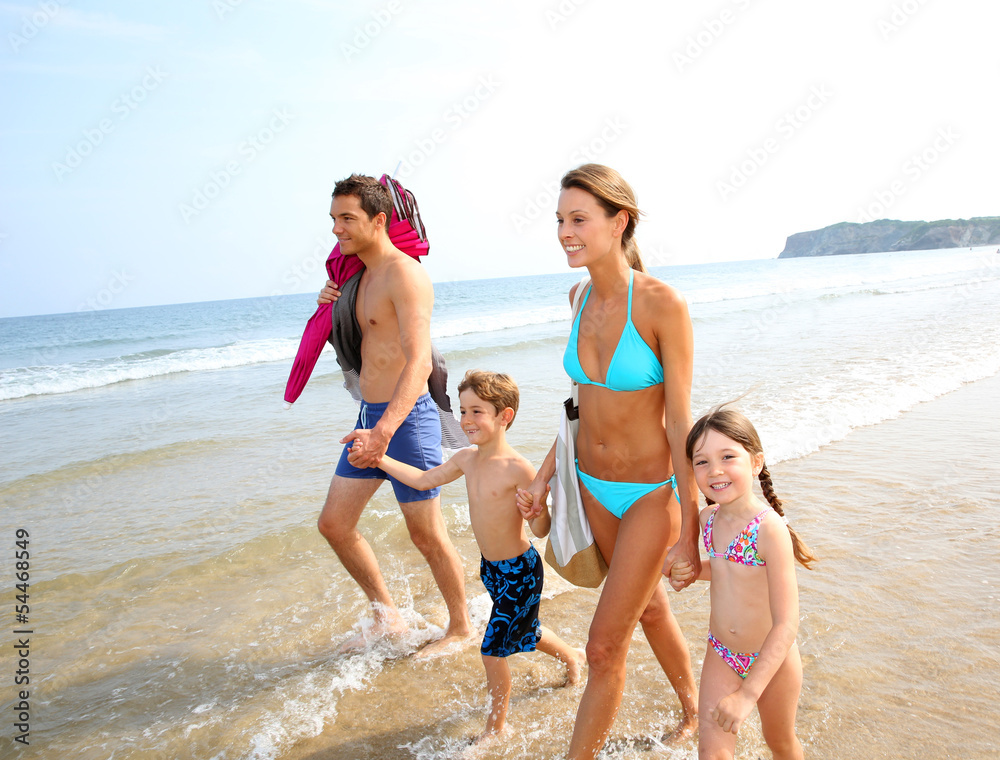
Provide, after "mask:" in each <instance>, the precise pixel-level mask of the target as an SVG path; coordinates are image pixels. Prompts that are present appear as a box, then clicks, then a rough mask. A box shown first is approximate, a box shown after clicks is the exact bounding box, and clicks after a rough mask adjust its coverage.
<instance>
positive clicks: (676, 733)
mask: <svg viewBox="0 0 1000 760" xmlns="http://www.w3.org/2000/svg"><path fill="white" fill-rule="evenodd" d="M697 733H698V716H697V715H685V716H684V717H683V718H682V719H681V722H680V723H678V724H677V725H676V726H675V727H674V730H673V731H670V732H669V733H666V734H664V735H663V738H662V739H661V740H660V741H662V742H663V743H664V744H666V745H672V744H680V743H681V742H686V741H688V740H689V739H693V738H694V737H695V735H696V734H697Z"/></svg>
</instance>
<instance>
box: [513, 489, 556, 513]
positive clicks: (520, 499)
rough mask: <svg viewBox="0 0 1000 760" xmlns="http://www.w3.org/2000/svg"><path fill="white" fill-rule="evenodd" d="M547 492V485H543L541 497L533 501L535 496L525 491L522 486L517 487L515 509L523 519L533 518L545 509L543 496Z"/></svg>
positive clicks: (544, 496)
mask: <svg viewBox="0 0 1000 760" xmlns="http://www.w3.org/2000/svg"><path fill="white" fill-rule="evenodd" d="M548 493H549V487H548V485H546V486H545V491H544V492H543V493H542V495H541V498H540V499H539V500H538V502H537V503H536V502H535V496H534V494H532V493H531V491H526V490H524V489H523V488H518V489H517V499H516V501H517V511H518V512H520V513H521V517H523V518H524V519H525V520H534V519H535V518H536V517H538V516H539V515H540V514H541V513H542V510H543V509H545V498H546V496H547V495H548Z"/></svg>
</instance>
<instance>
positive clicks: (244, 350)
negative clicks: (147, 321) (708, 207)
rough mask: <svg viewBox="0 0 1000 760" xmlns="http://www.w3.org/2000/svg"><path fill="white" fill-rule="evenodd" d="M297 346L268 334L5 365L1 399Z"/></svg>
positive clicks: (237, 363) (264, 355) (226, 364)
mask: <svg viewBox="0 0 1000 760" xmlns="http://www.w3.org/2000/svg"><path fill="white" fill-rule="evenodd" d="M297 349H298V339H290V338H269V339H265V340H259V341H249V342H246V343H235V344H231V345H227V346H212V347H209V348H189V349H182V350H178V351H169V352H164V351H162V350H156V351H150V352H143V353H140V354H133V355H131V356H122V357H118V358H115V359H110V360H104V359H101V360H97V359H95V360H90V361H86V362H81V363H78V364H64V365H46V366H38V367H16V368H14V369H11V370H5V371H4V372H3V374H2V376H0V400H4V401H6V400H11V399H18V398H25V397H27V396H45V395H53V394H59V393H72V392H73V391H80V390H86V389H91V388H102V387H104V386H108V385H115V384H117V383H124V382H127V381H129V380H146V379H149V378H153V377H161V376H164V375H172V374H176V373H179V372H201V371H207V370H217V369H227V368H230V367H243V366H247V365H251V364H262V363H266V362H276V361H289V360H291V359H293V358H294V357H295V352H296V350H297Z"/></svg>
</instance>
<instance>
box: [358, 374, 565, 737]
mask: <svg viewBox="0 0 1000 760" xmlns="http://www.w3.org/2000/svg"><path fill="white" fill-rule="evenodd" d="M458 394H459V396H458V397H459V401H460V409H461V422H462V430H463V431H464V432H465V435H466V436H467V437H468V439H469V443H471V444H475V446H474V447H470V448H465V449H460V450H459V451H457V452H455V454H453V455H452V457H451V458H450V459H449V460H448V461H447V462H445V463H444V464H442V465H439V466H437V467H435V468H433V469H431V470H427V471H424V470H419V469H417V468H416V467H412V466H410V465H408V464H403V463H401V462H397V461H396V460H394V459H392V458H391V457H387V456H383V457H382V459H381V461H380V462H379V463H378V465H377V466H378V467H379V468H381V469H382V470H384V471H385V472H386V474H388V475H390V476H392V477H394V478H396V479H397V480H399V481H401V482H403V483H405V484H406V485H408V486H411V487H413V488H419V489H422V490H426V489H430V488H436V487H438V486H441V485H444V484H445V483H450V482H452V481H453V480H457V479H458V478H459V477H461V476H462V475H465V485H466V488H467V489H468V494H469V517H470V521H471V523H472V532H473V533H474V534H475V537H476V543H477V544H479V551H480V553H481V554H482V561H481V562H480V577H481V578H482V580H483V585H484V586H486V590H487V591H488V592H489V594H490V598H491V599H493V611H492V613H491V614H490V622H489V625H487V627H486V635H485V636H484V637H483V644H482V647H481V648H480V651H481V653H482V656H483V665H484V666H485V667H486V687H487V689H488V691H489V697H490V712H489V716H488V717H487V719H486V728H485V729H484V730H483V732H482V733H481V734H480V735H479V736H478V737H477V738H476V739H475V742H474V743H476V744H479V743H481V742H484V741H485V740H487V739H489V738H491V737H494V736H496V735H498V734H500V733H501V732H502V731H503V728H504V724H505V722H506V719H507V707H508V703H509V699H510V689H511V678H510V668H509V667H508V665H507V659H506V658H507V657H508V656H509V655H511V654H514V653H516V652H532V651H534V650H535V649H536V648H537V649H540V650H541V651H543V652H545V654H549V655H552V656H553V657H555V658H556V659H558V660H561V661H562V662H563V663H565V665H566V683H567V684H574V683H576V682H577V681H579V679H580V669H581V667H582V665H583V664H584V654H583V652H582V650H578V649H577V650H574V649H572V648H570V647H569V645H567V644H566V642H564V641H563V640H562V639H560V638H559V637H558V636H556V635H555V634H554V633H553V632H552V631H550V630H549V629H548V628H546V627H545V626H542V625H540V624H539V622H538V606H539V602H540V601H541V598H542V597H541V593H542V559H541V557H539V555H538V552H537V551H536V550H535V548H534V547H533V546H532V545H531V543H530V542H529V541H528V538H527V536H526V535H525V532H524V519H525V518H524V517H523V516H522V514H521V512H519V511H518V506H517V504H516V501H515V497H516V494H517V489H518V488H519V487H524V486H526V485H527V484H528V483H530V482H531V481H532V479H533V478H534V477H535V469H534V468H533V467H532V466H531V464H530V463H529V462H528V460H527V459H525V458H524V457H523V456H521V455H520V454H518V453H517V452H516V451H514V449H513V448H511V446H510V444H508V443H507V437H506V431H507V430H508V429H509V428H510V426H511V423H513V421H514V416H515V415H516V414H517V406H518V390H517V385H516V384H515V383H514V381H513V379H511V378H510V376H508V375H504V374H500V373H496V372H484V371H481V370H470V371H469V372H467V373H466V374H465V378H464V379H463V380H462V382H461V383H459V385H458ZM358 443H359V442H357V441H356V442H355V446H357V445H358ZM353 452H354V447H352V455H353ZM357 453H358V454H360V453H361V449H360V448H359V449H358V452H357ZM525 511H527V509H526V510H525ZM528 524H529V525H530V526H531V532H532V533H534V534H535V535H536V536H539V537H542V536H545V535H547V534H548V532H549V528H550V526H551V519H550V517H549V511H548V509H547V508H546V506H545V505H544V504H543V505H542V510H541V513H540V514H538V515H537V516H535V517H534V518H532V519H531V520H530V521H529V523H528Z"/></svg>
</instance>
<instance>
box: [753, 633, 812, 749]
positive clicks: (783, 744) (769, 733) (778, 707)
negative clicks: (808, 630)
mask: <svg viewBox="0 0 1000 760" xmlns="http://www.w3.org/2000/svg"><path fill="white" fill-rule="evenodd" d="M801 691H802V659H801V658H800V657H799V647H798V645H797V644H792V648H791V649H789V650H788V656H787V657H786V658H785V661H784V662H783V663H781V667H779V668H778V671H777V672H776V673H775V674H774V677H773V678H771V682H770V683H769V684H768V685H767V688H766V689H764V693H763V694H761V695H760V699H758V700H757V712H759V713H760V727H761V730H762V732H763V734H764V741H766V742H767V746H768V747H770V749H771V752H772V753H773V754H774V760H802V745H801V744H799V740H798V737H796V736H795V713H796V710H797V709H798V704H799V693H800V692H801Z"/></svg>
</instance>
